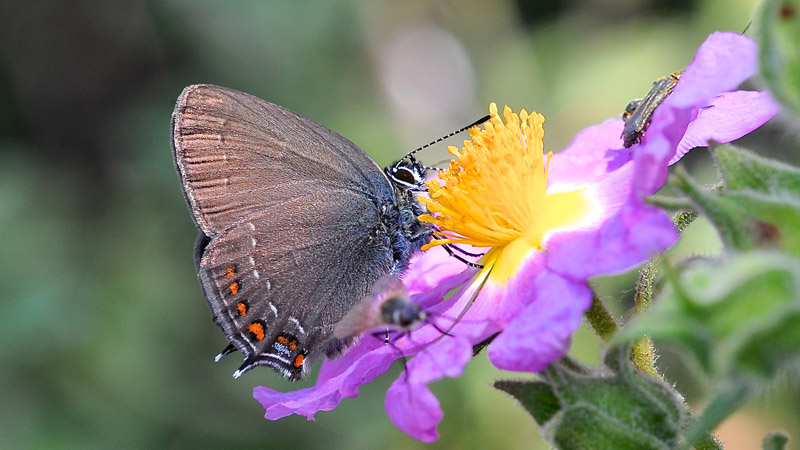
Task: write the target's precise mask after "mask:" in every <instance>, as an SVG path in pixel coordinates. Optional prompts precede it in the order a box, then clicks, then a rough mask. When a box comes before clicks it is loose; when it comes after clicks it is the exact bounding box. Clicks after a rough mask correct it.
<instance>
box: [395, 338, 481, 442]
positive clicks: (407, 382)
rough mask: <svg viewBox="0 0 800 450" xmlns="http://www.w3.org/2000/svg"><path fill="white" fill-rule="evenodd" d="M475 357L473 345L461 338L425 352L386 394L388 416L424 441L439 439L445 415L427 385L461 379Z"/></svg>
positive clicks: (414, 360) (432, 347)
mask: <svg viewBox="0 0 800 450" xmlns="http://www.w3.org/2000/svg"><path fill="white" fill-rule="evenodd" d="M471 358H472V344H470V342H469V341H467V340H466V339H462V338H458V337H451V338H445V339H442V340H441V341H439V342H437V343H435V344H433V345H430V346H428V347H427V348H426V349H424V350H423V351H421V352H420V353H419V354H418V355H417V357H416V358H414V359H413V360H411V361H410V362H409V363H408V365H407V367H406V372H405V373H403V374H401V375H400V377H399V378H398V379H397V380H395V382H394V383H393V384H392V386H391V387H390V388H389V391H388V392H387V393H386V414H387V415H388V416H389V418H390V419H391V420H392V423H394V424H395V426H396V427H397V428H399V429H401V430H403V431H404V432H406V433H407V434H408V435H409V436H411V437H413V438H415V439H419V440H421V441H423V442H433V441H435V440H436V439H438V437H439V433H438V432H437V431H436V425H437V424H438V423H439V421H440V420H442V416H443V413H442V409H441V407H440V406H439V400H437V399H436V396H434V395H433V393H432V392H431V391H430V389H428V386H427V385H428V383H431V382H433V381H436V380H438V379H441V378H443V377H446V376H447V377H458V376H460V375H461V372H462V371H463V370H464V366H465V365H466V364H467V362H468V361H469V360H470V359H471Z"/></svg>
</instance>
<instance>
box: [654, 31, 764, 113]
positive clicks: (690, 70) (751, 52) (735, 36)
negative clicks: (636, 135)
mask: <svg viewBox="0 0 800 450" xmlns="http://www.w3.org/2000/svg"><path fill="white" fill-rule="evenodd" d="M757 69H758V48H757V47H756V44H755V43H754V42H753V40H752V39H750V38H749V37H747V36H745V35H743V34H739V33H731V32H726V31H718V32H716V33H712V34H711V35H710V36H708V38H706V40H705V42H703V44H702V45H700V48H699V49H698V50H697V53H696V54H695V57H694V60H692V62H691V63H690V64H689V65H688V66H687V67H686V71H685V72H684V73H683V75H682V76H681V80H680V81H679V82H678V85H677V86H675V90H674V91H672V94H671V95H670V96H669V97H668V98H667V100H665V101H664V104H668V105H670V107H673V108H692V107H696V106H698V100H700V99H703V101H707V100H709V99H711V98H712V97H714V96H716V95H717V94H719V93H720V92H726V91H731V90H733V89H736V88H737V87H738V86H739V85H740V84H742V82H743V81H744V80H746V79H748V78H750V77H751V76H753V75H754V74H755V73H756V70H757ZM653 120H655V118H654V119H653Z"/></svg>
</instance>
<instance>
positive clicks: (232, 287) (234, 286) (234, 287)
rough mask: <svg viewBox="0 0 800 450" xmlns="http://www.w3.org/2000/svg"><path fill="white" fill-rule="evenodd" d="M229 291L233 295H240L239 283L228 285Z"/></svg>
mask: <svg viewBox="0 0 800 450" xmlns="http://www.w3.org/2000/svg"><path fill="white" fill-rule="evenodd" d="M228 289H230V291H231V294H233V295H236V294H238V293H239V282H238V281H234V282H233V283H231V284H229V285H228Z"/></svg>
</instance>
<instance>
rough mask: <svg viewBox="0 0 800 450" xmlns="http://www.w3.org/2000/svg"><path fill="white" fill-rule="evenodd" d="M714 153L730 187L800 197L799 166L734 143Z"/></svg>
mask: <svg viewBox="0 0 800 450" xmlns="http://www.w3.org/2000/svg"><path fill="white" fill-rule="evenodd" d="M712 153H713V155H714V160H715V161H716V163H717V167H718V168H719V170H720V173H721V174H722V178H723V179H724V180H725V185H726V187H727V188H728V189H729V190H733V191H735V190H740V189H752V190H754V191H758V192H762V193H764V194H780V193H786V194H788V195H791V196H792V197H793V198H800V169H797V168H796V167H792V166H790V165H788V164H784V163H782V162H780V161H775V160H772V159H767V158H763V157H761V156H758V155H756V154H754V153H751V152H749V151H746V150H742V149H739V148H736V147H734V146H732V145H719V146H715V147H714V148H713V149H712Z"/></svg>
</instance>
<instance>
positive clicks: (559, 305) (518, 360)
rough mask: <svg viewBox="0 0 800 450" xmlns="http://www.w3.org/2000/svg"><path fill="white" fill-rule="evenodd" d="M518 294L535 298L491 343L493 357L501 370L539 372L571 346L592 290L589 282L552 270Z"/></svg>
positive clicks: (589, 300)
mask: <svg viewBox="0 0 800 450" xmlns="http://www.w3.org/2000/svg"><path fill="white" fill-rule="evenodd" d="M516 295H530V296H531V297H532V300H533V301H531V302H530V303H528V306H526V307H525V309H524V310H523V311H522V312H521V313H520V314H519V315H518V316H517V318H516V319H514V320H513V321H512V322H511V323H510V324H509V325H508V327H507V328H506V329H505V330H504V331H503V332H502V333H500V335H499V336H497V338H496V339H495V340H494V341H493V342H492V343H491V344H490V345H489V359H490V360H491V361H492V364H494V365H495V366H496V367H498V368H500V369H505V370H514V371H524V372H539V371H541V370H544V369H545V368H546V367H547V366H548V365H549V364H550V363H552V362H553V361H556V360H558V359H560V358H561V357H562V356H564V354H565V353H566V352H567V350H568V349H569V344H570V340H571V337H572V333H574V332H575V330H577V329H578V327H579V326H580V324H581V318H582V317H583V313H584V312H585V311H586V310H587V309H589V306H590V305H591V302H592V292H591V290H589V287H588V286H587V285H586V282H585V281H575V280H571V279H569V278H567V277H564V276H563V275H559V274H557V273H555V272H553V271H550V270H548V271H546V272H544V273H542V274H540V275H539V276H538V277H537V278H536V282H535V284H534V286H533V289H528V290H527V291H525V292H517V294H516Z"/></svg>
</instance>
